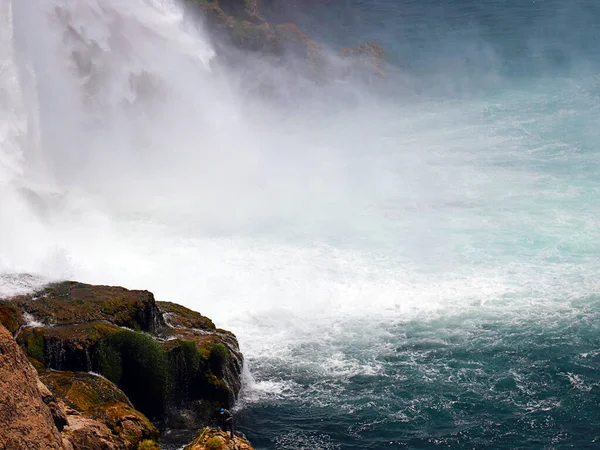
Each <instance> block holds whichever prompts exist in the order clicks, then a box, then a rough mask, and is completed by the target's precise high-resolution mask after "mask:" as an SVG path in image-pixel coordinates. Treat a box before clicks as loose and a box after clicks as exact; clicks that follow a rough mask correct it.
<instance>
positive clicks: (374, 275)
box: [0, 0, 600, 449]
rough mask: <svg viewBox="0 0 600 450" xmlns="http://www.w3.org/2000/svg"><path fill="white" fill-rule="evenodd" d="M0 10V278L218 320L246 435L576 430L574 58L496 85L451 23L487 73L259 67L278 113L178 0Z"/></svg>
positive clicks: (531, 435) (588, 154)
mask: <svg viewBox="0 0 600 450" xmlns="http://www.w3.org/2000/svg"><path fill="white" fill-rule="evenodd" d="M359 3H360V2H359ZM383 3H385V2H383ZM383 3H382V4H383ZM413 6H414V5H413ZM365 14H366V13H365ZM0 20H1V23H2V26H1V27H0V104H1V106H2V108H1V109H0V203H1V208H0V273H1V274H0V293H1V294H2V295H14V294H16V293H20V292H24V291H26V290H28V289H34V288H36V287H39V286H41V285H42V284H43V283H45V282H46V281H48V280H52V279H63V278H71V279H77V280H79V281H82V282H90V283H102V284H118V285H124V286H126V287H129V288H142V289H149V290H151V291H153V292H154V293H155V294H156V296H157V298H159V299H162V300H171V301H177V302H180V303H182V304H185V305H187V306H190V307H192V308H194V309H197V310H199V311H201V312H202V313H203V314H206V315H208V316H210V317H212V318H213V319H214V320H215V321H216V322H217V324H218V326H221V327H225V328H229V329H231V330H232V331H234V332H235V333H236V334H237V335H238V337H239V339H240V342H241V346H242V350H243V351H244V353H245V355H246V357H247V360H248V363H249V369H250V373H251V375H250V374H246V375H247V380H246V388H245V393H244V395H243V397H242V399H241V402H240V412H239V414H240V423H241V424H242V428H244V427H245V430H246V431H247V432H248V434H249V435H250V437H251V438H253V440H254V442H255V443H256V444H257V446H258V447H259V448H278V449H290V448H296V449H300V448H384V447H386V448H387V447H389V448H436V447H439V446H446V447H451V448H471V447H473V446H476V447H480V448H484V447H488V448H490V447H494V448H502V447H503V446H504V447H505V448H515V446H520V445H526V444H524V443H527V445H528V448H570V447H569V446H570V445H575V447H577V448H586V447H589V446H591V445H592V444H593V440H594V439H595V438H596V437H597V436H596V435H597V431H593V432H592V431H590V430H598V429H599V428H598V425H599V424H598V423H597V421H598V420H597V418H595V417H600V415H598V414H596V412H597V404H598V402H597V400H598V395H599V393H600V391H599V386H600V380H599V379H598V375H597V374H598V373H600V371H598V369H599V368H600V360H599V359H598V347H599V346H600V342H598V337H597V336H598V335H599V334H598V325H597V324H598V323H600V322H599V321H598V320H597V319H598V315H599V314H600V304H599V302H598V296H597V293H598V291H599V287H600V286H599V282H598V278H597V274H598V271H599V270H600V262H599V260H598V258H597V257H596V255H597V254H598V252H599V251H600V247H599V244H598V243H599V242H600V233H599V231H598V217H600V211H599V206H598V204H599V203H598V202H597V199H598V194H599V187H598V186H599V185H598V176H597V173H598V168H599V164H598V163H599V159H598V142H600V139H599V135H598V131H597V123H598V118H599V109H598V104H599V103H598V97H599V94H600V89H599V87H600V82H599V79H598V78H597V76H596V75H595V74H594V71H593V70H588V68H589V67H588V66H586V68H585V69H584V68H581V69H579V67H580V66H577V67H575V68H574V69H573V71H571V72H569V73H566V72H564V71H563V72H551V71H549V70H547V71H543V70H540V71H538V72H537V73H536V75H535V76H532V77H531V78H528V77H523V76H522V74H521V73H520V74H519V75H520V76H519V77H517V79H513V78H510V77H508V76H506V74H504V73H502V71H499V70H498V71H497V70H496V66H497V65H498V64H496V63H498V62H499V61H500V62H501V59H502V56H501V54H500V52H497V53H496V52H495V50H494V48H493V46H490V45H480V46H477V45H475V44H482V43H485V42H484V41H483V38H482V37H481V36H480V35H477V36H475V35H471V34H468V33H467V34H464V35H461V36H460V39H458V38H457V40H456V41H455V44H456V45H457V47H460V45H463V44H464V46H463V47H460V48H458V50H456V51H457V54H458V55H461V57H463V56H464V55H465V54H466V53H465V52H466V51H467V50H468V54H469V57H470V58H471V59H470V60H469V61H470V62H469V64H471V66H472V65H473V64H474V62H473V61H475V60H476V61H479V60H483V59H485V64H483V63H482V64H481V67H478V68H477V67H476V69H481V73H480V72H479V71H477V70H474V69H473V67H471V66H469V67H461V68H460V69H461V70H458V69H457V67H456V64H457V63H456V60H454V61H453V62H452V64H451V65H450V64H449V62H448V61H449V60H448V58H447V56H448V55H447V52H448V49H449V48H450V45H449V44H448V43H447V44H448V45H447V46H445V47H444V48H443V49H440V50H439V55H437V56H440V58H439V59H436V58H437V56H436V55H434V56H429V58H430V59H429V60H428V61H429V62H428V64H421V65H420V66H419V71H416V72H418V73H415V74H412V73H411V71H410V68H405V69H404V70H403V71H400V73H399V74H394V73H392V75H391V77H392V80H393V83H392V82H390V83H389V86H388V87H389V88H390V91H391V92H388V93H387V95H385V96H383V98H382V96H381V95H380V94H379V93H371V92H366V91H365V90H364V89H363V88H362V87H360V86H356V85H353V84H352V83H349V82H340V83H334V84H333V85H329V86H313V87H309V88H306V89H307V90H305V91H303V95H302V96H296V95H295V94H294V91H293V90H289V92H286V88H285V87H287V86H290V85H291V82H290V80H289V79H288V76H289V75H288V74H286V73H285V72H284V71H281V70H279V69H275V68H272V69H269V70H268V71H269V76H270V81H271V82H274V83H275V84H276V85H277V86H281V87H282V90H281V91H282V92H284V96H285V102H283V103H284V104H285V105H282V104H273V103H269V102H267V100H265V99H263V98H261V97H260V96H259V95H257V94H256V92H254V91H250V90H248V85H249V82H248V79H252V77H254V76H256V73H254V72H252V71H251V70H250V69H248V71H247V72H244V71H242V70H235V71H234V70H233V69H228V68H225V67H222V66H220V65H219V64H215V61H214V57H215V54H214V51H213V50H212V46H211V43H210V40H209V39H208V38H207V36H205V35H204V33H203V28H202V26H201V24H198V23H196V22H195V21H193V20H191V19H189V18H188V17H187V16H186V15H185V13H184V11H183V10H182V9H181V8H180V7H179V6H178V5H177V4H175V3H172V2H170V1H157V0H153V1H150V0H147V1H146V0H132V1H128V2H126V3H124V2H119V1H117V0H78V1H69V0H51V1H46V2H22V1H16V0H15V1H9V0H1V1H0ZM432 34H434V33H432ZM475 39H477V40H475ZM434 41H435V40H433V41H432V42H434ZM467 41H468V45H467V44H465V42H467ZM535 42H536V46H535V48H536V49H538V46H537V45H538V44H537V43H539V41H535ZM427 48H428V49H430V48H431V47H427ZM465 49H467V50H465ZM474 49H479V50H474ZM428 51H430V50H428ZM461 51H462V53H461ZM536 51H537V50H536ZM442 53H446V57H445V58H441V55H442ZM482 55H483V56H482ZM484 56H485V58H484ZM578 56H580V55H579V54H578ZM463 59H464V58H463ZM432 61H436V63H435V64H434V63H432ZM578 61H579V60H578ZM492 62H493V64H492ZM254 64H256V62H254ZM264 64H266V63H264ZM436 64H437V66H436ZM259 65H260V64H259ZM249 67H250V66H249ZM251 67H255V66H251ZM423 67H427V69H428V70H431V74H430V75H431V76H430V77H426V78H427V80H425V81H423V80H421V79H422V78H423V73H422V72H421V71H422V70H423ZM544 67H545V66H544ZM581 67H583V65H582V66H581ZM484 69H485V70H484ZM483 72H485V73H483ZM441 80H443V82H441ZM490 80H492V81H493V82H492V86H491V87H490V86H489V85H488V84H487V83H489V82H490ZM421 81H423V83H422V84H420V83H421ZM479 82H481V83H479ZM392 84H393V86H394V89H391V85H392ZM307 85H308V86H310V84H307ZM431 85H435V88H433V89H429V86H431ZM470 86H471V87H472V88H471V89H469V87H470ZM15 273H28V274H30V275H27V276H24V275H15ZM594 414H596V416H594ZM577 421H579V423H584V424H585V426H584V427H583V428H578V427H577V425H576V423H577ZM594 433H595V434H594ZM515 443H518V444H515Z"/></svg>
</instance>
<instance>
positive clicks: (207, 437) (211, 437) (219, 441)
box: [183, 427, 254, 450]
mask: <svg viewBox="0 0 600 450" xmlns="http://www.w3.org/2000/svg"><path fill="white" fill-rule="evenodd" d="M183 450H254V449H253V447H252V446H251V445H250V442H248V440H247V439H245V438H244V437H242V436H239V435H235V436H234V438H233V439H231V438H230V435H229V432H227V433H226V432H224V431H221V430H219V429H217V428H208V427H207V428H203V429H202V430H200V431H199V432H198V434H197V435H196V438H195V439H194V440H193V441H192V442H191V443H190V444H188V445H186V446H185V447H184V449H183Z"/></svg>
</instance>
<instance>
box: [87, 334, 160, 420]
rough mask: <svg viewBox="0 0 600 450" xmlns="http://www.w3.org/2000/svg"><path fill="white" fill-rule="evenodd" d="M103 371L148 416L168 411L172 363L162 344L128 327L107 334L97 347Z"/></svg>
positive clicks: (154, 416)
mask: <svg viewBox="0 0 600 450" xmlns="http://www.w3.org/2000/svg"><path fill="white" fill-rule="evenodd" d="M96 358H97V360H98V369H99V371H100V373H102V374H103V375H104V376H106V377H107V378H108V379H109V380H111V381H113V382H114V383H116V384H117V385H118V386H119V387H120V388H121V389H123V391H124V392H125V393H126V394H127V395H128V396H129V398H130V399H131V401H132V402H133V404H134V405H135V407H136V408H137V409H139V410H140V411H142V412H143V413H144V414H146V415H147V416H149V417H152V418H160V417H162V416H163V415H164V413H165V408H166V402H167V399H168V397H169V364H168V359H167V356H166V353H165V351H164V349H163V348H162V347H161V345H160V344H159V343H158V342H156V341H155V340H153V339H152V338H151V337H150V336H147V335H145V334H143V333H138V332H134V331H129V330H121V331H119V332H117V333H113V334H110V335H108V336H105V337H104V338H103V339H102V340H101V341H100V343H99V345H98V346H97V350H96Z"/></svg>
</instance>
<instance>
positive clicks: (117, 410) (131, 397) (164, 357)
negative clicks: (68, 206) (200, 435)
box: [0, 282, 243, 450]
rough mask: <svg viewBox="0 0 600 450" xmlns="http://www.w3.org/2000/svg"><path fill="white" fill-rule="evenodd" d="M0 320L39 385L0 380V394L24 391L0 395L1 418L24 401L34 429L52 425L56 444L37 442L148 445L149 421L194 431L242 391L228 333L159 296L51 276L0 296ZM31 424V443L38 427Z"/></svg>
mask: <svg viewBox="0 0 600 450" xmlns="http://www.w3.org/2000/svg"><path fill="white" fill-rule="evenodd" d="M0 323H2V324H3V325H4V327H6V328H4V327H3V328H2V330H3V333H4V335H3V337H4V340H5V341H6V342H7V343H6V345H7V346H9V347H10V348H9V349H10V350H11V351H12V352H13V353H14V354H15V355H17V354H18V355H20V356H18V357H17V356H15V358H17V359H18V358H20V359H18V362H20V364H21V365H22V366H23V367H24V368H22V369H21V370H22V371H25V372H23V374H24V375H22V377H23V378H27V379H33V380H35V381H34V384H35V386H37V383H38V378H37V377H38V376H37V373H35V370H34V369H33V367H35V369H37V372H38V373H39V378H40V379H41V381H39V386H38V387H37V388H36V387H35V386H33V385H32V386H29V387H28V386H27V385H25V386H17V380H18V379H19V378H5V377H2V382H4V383H7V385H6V389H2V391H1V392H3V393H4V392H6V393H9V392H11V390H10V389H27V390H28V393H29V394H28V396H26V395H25V394H23V393H20V392H16V391H15V392H14V395H13V394H10V397H7V396H5V395H3V396H2V400H3V402H4V401H6V402H7V403H6V407H5V408H4V409H3V410H2V411H0V415H1V416H2V417H0V421H2V420H5V421H11V423H13V422H14V424H15V425H14V426H19V425H18V421H14V420H13V419H10V417H11V416H10V415H8V411H9V410H12V409H14V405H13V403H14V402H19V400H18V399H19V398H24V399H25V400H23V405H22V406H23V407H24V408H25V407H26V408H29V409H30V410H31V411H29V410H27V411H25V410H24V412H23V417H26V416H27V415H37V416H39V417H40V419H39V422H40V423H42V424H43V426H41V428H40V429H45V430H47V429H48V428H47V427H48V423H50V422H52V423H53V424H54V428H52V432H46V433H45V434H44V436H47V439H48V440H49V442H55V444H48V445H49V446H47V447H44V448H62V447H61V445H67V446H68V445H70V446H71V447H73V448H74V449H75V450H77V449H84V448H85V449H95V448H98V449H135V448H137V446H138V445H140V444H141V443H142V442H146V443H147V444H145V445H147V446H148V445H154V444H152V443H153V442H155V441H156V440H157V439H158V437H159V436H158V431H157V429H156V428H155V425H156V426H158V427H159V428H166V427H169V428H179V429H188V430H190V431H192V430H194V431H195V430H197V429H198V427H199V425H200V424H203V423H204V424H208V423H209V421H210V419H211V418H212V417H214V415H215V412H216V410H217V409H218V408H220V407H222V406H225V407H229V406H231V405H232V403H233V402H234V400H235V398H236V396H237V394H238V392H239V390H240V388H241V380H240V374H241V370H242V364H243V359H242V355H241V353H240V351H239V347H238V344H237V340H236V338H235V336H234V335H233V334H232V333H230V332H228V331H225V330H220V329H217V328H216V327H215V325H214V324H213V323H212V321H211V320H210V319H208V318H206V317H204V316H202V315H201V314H199V313H197V312H194V311H192V310H189V309H187V308H185V307H183V306H180V305H176V304H173V303H168V302H156V301H155V299H154V296H153V295H152V294H151V293H150V292H148V291H131V290H127V289H124V288H120V287H110V286H92V285H86V284H82V283H76V282H63V283H56V284H52V285H49V286H47V287H46V288H44V289H43V290H41V291H39V292H36V293H34V294H30V295H23V296H18V297H13V298H10V299H0ZM8 330H10V331H8ZM11 334H12V335H11ZM13 336H14V339H13ZM9 338H10V339H9ZM15 341H16V343H15ZM17 344H18V346H17ZM19 347H20V348H21V349H22V353H19V352H20V350H19ZM7 348H8V347H7ZM16 350H19V352H16ZM7 361H8V360H7ZM16 361H17V360H16ZM15 364H16V363H15ZM6 370H7V371H9V370H10V369H9V368H7V369H6ZM27 371H28V372H27ZM42 382H43V383H42ZM11 386H12V387H11ZM46 386H47V388H46ZM36 389H37V391H36ZM34 397H35V398H38V397H40V398H42V397H43V399H44V400H42V403H40V402H39V401H38V400H39V399H38V400H36V401H33V400H32V398H34ZM44 401H45V402H44ZM26 405H29V406H26ZM44 405H45V407H44ZM49 409H51V410H52V411H54V414H52V413H48V410H49ZM48 414H50V418H49V416H48ZM42 418H43V420H44V421H42ZM149 419H150V420H149ZM151 421H152V422H151ZM7 429H8V430H9V431H10V428H7ZM34 431H35V430H34ZM34 431H31V433H33V434H32V440H35V437H37V436H38V434H39V433H41V432H34ZM60 432H62V436H61V434H60ZM11 433H12V432H11ZM23 433H25V434H26V435H28V433H30V432H29V431H27V430H26V429H23ZM35 433H38V434H35ZM48 433H50V434H48ZM13 434H14V435H20V432H15V433H13ZM21 434H22V433H21ZM0 442H2V441H0ZM63 442H67V444H64V443H63ZM52 445H55V446H54V447H53V446H52ZM5 447H6V448H7V449H8V448H28V447H26V446H19V445H17V446H13V447H8V446H7V445H5ZM0 448H3V447H2V446H1V445H0ZM31 448H34V447H31ZM40 448H41V447H40ZM65 448H66V447H65ZM68 448H70V447H68ZM147 448H148V449H151V448H152V447H147Z"/></svg>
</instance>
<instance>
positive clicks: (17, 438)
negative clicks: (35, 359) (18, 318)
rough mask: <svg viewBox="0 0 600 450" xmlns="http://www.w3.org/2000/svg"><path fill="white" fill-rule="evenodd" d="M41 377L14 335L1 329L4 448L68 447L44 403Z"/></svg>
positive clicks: (0, 418)
mask: <svg viewBox="0 0 600 450" xmlns="http://www.w3.org/2000/svg"><path fill="white" fill-rule="evenodd" d="M38 381H39V380H38V376H37V372H36V371H35V369H34V368H33V366H32V365H31V364H30V363H29V361H28V360H27V358H26V357H25V355H24V354H23V352H22V351H21V349H20V348H19V347H18V345H17V344H16V342H15V341H14V340H13V337H12V335H11V334H10V333H9V332H8V330H7V329H6V328H4V326H2V325H0V448H2V449H3V450H21V449H22V450H36V449H40V450H41V449H48V450H50V449H57V450H63V449H65V446H64V444H63V442H62V437H61V435H60V433H59V431H58V429H57V428H56V425H55V424H54V420H53V418H52V414H51V413H50V409H49V408H48V406H47V405H46V404H45V403H44V402H43V400H42V394H41V393H40V390H39V387H38Z"/></svg>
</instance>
